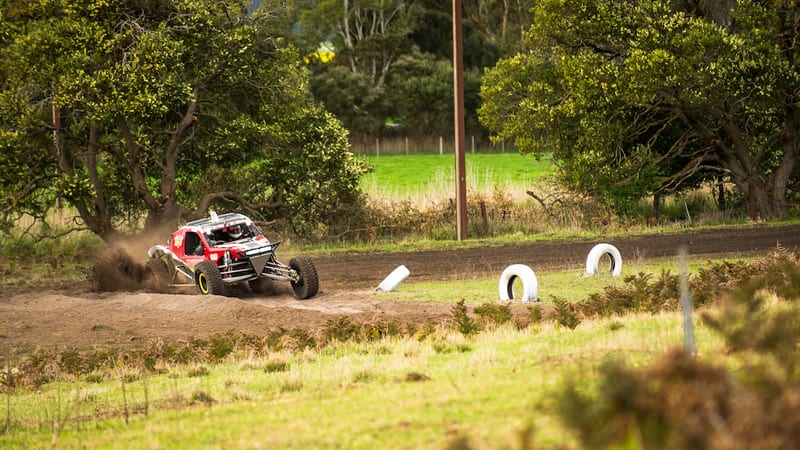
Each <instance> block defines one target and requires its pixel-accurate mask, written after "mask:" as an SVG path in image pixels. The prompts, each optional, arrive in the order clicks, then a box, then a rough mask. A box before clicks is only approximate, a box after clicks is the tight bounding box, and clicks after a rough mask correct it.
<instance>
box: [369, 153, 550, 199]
mask: <svg viewBox="0 0 800 450" xmlns="http://www.w3.org/2000/svg"><path fill="white" fill-rule="evenodd" d="M362 157H364V158H366V160H367V161H368V162H369V164H370V165H371V166H372V167H373V168H374V171H373V172H372V173H370V174H367V175H366V176H365V177H364V178H363V179H362V182H361V187H362V189H363V190H364V191H365V192H366V193H367V194H368V195H370V196H371V197H374V198H384V199H389V200H400V199H411V200H412V201H413V202H415V203H416V204H418V205H424V204H426V203H428V202H431V201H438V200H441V199H444V198H452V197H453V195H454V194H453V193H454V192H455V157H454V156H453V155H452V154H445V155H438V154H411V155H387V156H362ZM465 164H466V175H467V189H468V190H469V191H472V192H488V193H491V192H492V190H493V189H494V188H495V187H496V186H497V187H500V188H505V189H508V190H514V191H518V192H520V193H521V195H524V191H525V189H526V188H527V187H530V186H531V185H532V184H533V183H535V182H536V181H537V180H539V179H541V178H542V177H546V176H549V175H551V174H552V173H553V171H554V169H555V168H554V166H553V164H552V161H551V160H550V159H549V158H543V159H541V160H537V159H535V158H534V157H532V156H522V155H520V154H519V153H517V152H505V153H476V154H472V153H470V154H467V155H466V162H465Z"/></svg>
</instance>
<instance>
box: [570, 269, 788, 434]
mask: <svg viewBox="0 0 800 450" xmlns="http://www.w3.org/2000/svg"><path fill="white" fill-rule="evenodd" d="M795 256H796V255H795ZM767 260H768V259H765V260H764V261H761V262H758V263H756V264H755V265H756V266H759V267H760V268H761V269H766V270H763V271H759V272H757V275H756V276H755V277H754V278H753V279H752V280H751V281H749V282H746V283H745V284H744V286H741V287H739V288H738V289H736V290H735V291H734V292H733V293H732V295H731V296H730V297H729V298H728V300H727V301H725V302H724V303H723V305H722V306H723V307H722V308H720V309H715V310H710V311H706V312H705V313H704V314H703V321H704V322H705V323H706V324H708V325H709V326H710V327H711V329H713V330H715V331H716V332H718V333H719V334H720V335H721V336H722V337H723V338H724V339H725V342H726V344H727V349H728V350H729V352H730V353H729V354H730V355H731V358H738V359H741V360H742V362H743V364H744V367H743V368H742V369H741V370H735V371H730V372H729V371H726V370H725V369H723V368H722V367H718V366H715V365H713V364H711V363H708V362H703V361H701V360H699V359H696V358H693V357H692V355H688V354H686V353H684V352H683V351H678V350H676V351H673V352H671V353H668V354H667V355H665V356H663V357H662V358H661V359H660V360H659V361H657V362H656V363H655V364H654V365H652V366H650V367H648V368H646V369H645V370H634V369H630V368H626V367H624V366H623V365H622V364H620V363H614V362H609V363H607V364H606V365H605V366H603V367H602V368H601V371H600V380H599V382H598V386H597V388H596V394H587V393H586V392H585V391H583V390H582V389H581V388H580V387H579V386H578V384H577V383H575V382H572V383H570V384H569V385H568V386H567V388H566V389H564V390H563V391H561V392H560V394H559V399H558V401H557V402H556V405H558V410H559V414H560V415H561V417H562V419H563V420H564V421H565V423H566V424H567V425H568V426H569V427H570V428H572V429H573V431H575V433H576V434H577V435H578V436H579V438H580V441H581V444H582V446H583V447H584V448H609V447H616V446H627V445H635V446H636V447H637V448H708V449H727V448H733V447H746V448H756V449H769V448H795V447H796V444H797V441H796V436H797V435H796V433H797V430H798V426H800V422H798V420H797V419H796V418H797V417H798V416H799V415H800V406H799V405H798V402H797V396H798V394H800V372H798V368H800V365H798V364H797V361H798V350H797V342H798V341H799V340H800V332H798V330H800V306H799V305H798V299H800V292H798V289H797V286H798V281H799V280H800V269H798V266H797V264H796V263H795V262H791V263H790V262H789V261H787V258H786V257H785V255H777V256H776V257H774V259H773V261H771V262H770V263H777V264H776V266H774V267H768V265H767V264H764V262H768V261H767ZM771 269H778V270H771ZM716 273H718V274H719V273H723V271H722V270H720V271H716ZM767 290H774V291H775V292H777V293H779V294H778V295H777V296H775V294H774V293H773V294H772V295H773V299H772V300H769V296H768V295H767V294H766V292H767Z"/></svg>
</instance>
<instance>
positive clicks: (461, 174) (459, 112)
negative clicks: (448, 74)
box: [453, 0, 467, 241]
mask: <svg viewBox="0 0 800 450" xmlns="http://www.w3.org/2000/svg"><path fill="white" fill-rule="evenodd" d="M461 1H462V0H453V100H454V101H453V103H454V108H455V114H454V121H455V123H454V125H455V126H454V130H455V141H454V147H455V154H456V221H457V225H456V231H457V234H458V240H459V241H463V240H464V239H466V238H467V176H466V174H465V172H466V164H465V162H464V158H465V156H464V153H465V148H466V145H465V143H464V141H465V139H466V133H465V131H464V48H463V35H462V31H461Z"/></svg>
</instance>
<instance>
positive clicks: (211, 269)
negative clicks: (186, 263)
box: [194, 261, 225, 295]
mask: <svg viewBox="0 0 800 450" xmlns="http://www.w3.org/2000/svg"><path fill="white" fill-rule="evenodd" d="M194 280H195V284H197V290H198V291H199V292H200V293H201V294H203V295H224V294H225V283H224V282H223V281H222V275H221V274H220V273H219V268H218V267H217V266H216V265H215V264H214V263H212V262H211V261H202V262H199V263H197V265H196V266H195V267H194Z"/></svg>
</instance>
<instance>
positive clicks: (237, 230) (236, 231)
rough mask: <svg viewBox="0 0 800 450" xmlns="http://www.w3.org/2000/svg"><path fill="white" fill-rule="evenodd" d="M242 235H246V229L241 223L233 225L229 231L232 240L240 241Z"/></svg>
mask: <svg viewBox="0 0 800 450" xmlns="http://www.w3.org/2000/svg"><path fill="white" fill-rule="evenodd" d="M242 234H244V227H242V224H240V223H238V224H236V225H233V226H231V227H230V228H229V229H228V236H230V237H231V238H232V239H239V238H240V237H242Z"/></svg>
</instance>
